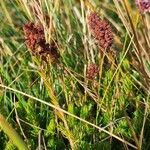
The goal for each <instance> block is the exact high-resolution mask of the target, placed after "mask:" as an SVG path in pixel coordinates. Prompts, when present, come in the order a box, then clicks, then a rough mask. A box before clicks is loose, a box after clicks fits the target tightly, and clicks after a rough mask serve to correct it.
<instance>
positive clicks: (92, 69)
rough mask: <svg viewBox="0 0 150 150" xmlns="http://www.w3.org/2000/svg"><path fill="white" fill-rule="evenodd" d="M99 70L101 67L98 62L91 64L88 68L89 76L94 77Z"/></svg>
mask: <svg viewBox="0 0 150 150" xmlns="http://www.w3.org/2000/svg"><path fill="white" fill-rule="evenodd" d="M98 72H99V67H98V66H97V65H96V64H90V65H89V66H88V68H87V78H89V79H94V78H95V77H96V76H97V75H98Z"/></svg>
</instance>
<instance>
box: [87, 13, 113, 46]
mask: <svg viewBox="0 0 150 150" xmlns="http://www.w3.org/2000/svg"><path fill="white" fill-rule="evenodd" d="M88 24H89V27H90V30H91V32H92V35H93V36H94V37H95V39H97V40H98V43H99V45H100V46H101V47H102V48H108V47H110V46H111V44H112V41H113V33H112V29H111V26H110V25H109V24H108V22H107V21H105V20H101V19H100V17H99V16H98V14H97V13H95V12H92V13H91V14H90V15H89V16H88Z"/></svg>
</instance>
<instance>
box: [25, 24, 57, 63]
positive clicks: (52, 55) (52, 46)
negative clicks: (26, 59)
mask: <svg viewBox="0 0 150 150" xmlns="http://www.w3.org/2000/svg"><path fill="white" fill-rule="evenodd" d="M23 31H24V35H25V40H26V45H27V47H28V48H29V49H31V51H32V53H33V54H34V55H40V56H41V58H42V59H43V60H44V61H46V62H47V61H48V60H49V59H50V60H51V61H53V62H56V61H57V60H58V57H59V54H58V52H57V46H56V42H55V41H53V42H51V43H46V40H45V36H44V29H43V27H42V26H41V25H38V24H37V25H36V24H34V23H32V22H29V23H27V24H25V25H24V26H23Z"/></svg>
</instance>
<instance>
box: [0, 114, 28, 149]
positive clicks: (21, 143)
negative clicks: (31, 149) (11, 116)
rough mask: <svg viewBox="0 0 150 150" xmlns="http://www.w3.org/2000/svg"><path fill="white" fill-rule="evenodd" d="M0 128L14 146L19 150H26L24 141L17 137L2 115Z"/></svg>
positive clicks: (0, 116)
mask: <svg viewBox="0 0 150 150" xmlns="http://www.w3.org/2000/svg"><path fill="white" fill-rule="evenodd" d="M0 127H1V128H2V129H3V131H4V132H5V133H6V134H7V135H8V137H9V138H10V139H11V140H12V141H13V143H14V145H16V147H17V148H18V149H19V150H28V148H27V146H26V145H25V143H24V141H23V140H22V139H21V137H20V136H19V135H18V133H17V132H16V131H15V130H14V129H13V128H12V127H11V126H10V125H9V123H8V122H7V121H6V119H5V118H4V116H3V115H1V114H0Z"/></svg>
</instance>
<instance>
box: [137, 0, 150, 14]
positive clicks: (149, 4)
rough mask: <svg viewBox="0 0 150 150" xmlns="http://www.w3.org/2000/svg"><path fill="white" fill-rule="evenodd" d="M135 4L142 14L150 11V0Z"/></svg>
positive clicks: (140, 0)
mask: <svg viewBox="0 0 150 150" xmlns="http://www.w3.org/2000/svg"><path fill="white" fill-rule="evenodd" d="M136 4H137V6H138V8H139V10H140V11H141V12H142V13H146V12H148V11H150V0H136Z"/></svg>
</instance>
